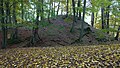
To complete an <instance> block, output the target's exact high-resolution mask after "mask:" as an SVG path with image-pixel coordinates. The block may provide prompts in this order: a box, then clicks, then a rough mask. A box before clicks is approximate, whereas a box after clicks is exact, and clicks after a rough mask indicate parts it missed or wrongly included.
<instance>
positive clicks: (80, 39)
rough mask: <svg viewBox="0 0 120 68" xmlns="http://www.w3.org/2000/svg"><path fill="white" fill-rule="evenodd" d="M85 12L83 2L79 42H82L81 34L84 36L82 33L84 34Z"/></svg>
mask: <svg viewBox="0 0 120 68" xmlns="http://www.w3.org/2000/svg"><path fill="white" fill-rule="evenodd" d="M85 11H86V0H84V6H83V17H82V23H81V30H80V37H79V41H80V42H82V38H83V34H84V33H83V32H84V19H85Z"/></svg>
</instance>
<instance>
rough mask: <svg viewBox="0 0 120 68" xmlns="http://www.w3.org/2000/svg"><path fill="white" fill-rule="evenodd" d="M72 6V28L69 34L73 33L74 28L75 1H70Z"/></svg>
mask: <svg viewBox="0 0 120 68" xmlns="http://www.w3.org/2000/svg"><path fill="white" fill-rule="evenodd" d="M72 6H73V23H72V28H71V30H70V32H73V31H74V26H75V20H76V18H75V1H74V0H72Z"/></svg>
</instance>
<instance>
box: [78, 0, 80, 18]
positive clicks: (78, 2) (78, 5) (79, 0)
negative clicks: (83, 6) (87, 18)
mask: <svg viewBox="0 0 120 68" xmlns="http://www.w3.org/2000/svg"><path fill="white" fill-rule="evenodd" d="M80 3H81V1H80V0H78V7H79V8H80ZM78 14H79V15H78V20H81V11H80V9H79V10H78Z"/></svg>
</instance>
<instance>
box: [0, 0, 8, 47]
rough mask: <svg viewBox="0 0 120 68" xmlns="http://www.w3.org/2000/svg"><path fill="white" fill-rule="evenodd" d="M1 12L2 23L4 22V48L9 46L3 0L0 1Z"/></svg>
mask: <svg viewBox="0 0 120 68" xmlns="http://www.w3.org/2000/svg"><path fill="white" fill-rule="evenodd" d="M0 6H1V8H0V14H1V16H2V18H1V20H0V21H1V24H2V49H4V48H6V46H7V30H6V27H5V24H6V23H5V22H4V9H3V7H4V6H3V0H1V2H0Z"/></svg>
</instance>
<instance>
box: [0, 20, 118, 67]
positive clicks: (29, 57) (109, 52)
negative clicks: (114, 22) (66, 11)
mask: <svg viewBox="0 0 120 68" xmlns="http://www.w3.org/2000/svg"><path fill="white" fill-rule="evenodd" d="M50 21H51V23H48V22H46V21H44V22H43V23H40V29H39V36H40V38H41V39H42V41H40V42H38V43H37V44H36V47H27V45H28V43H29V42H30V41H29V39H30V36H31V35H32V31H31V30H30V29H28V28H27V27H26V28H25V27H24V28H23V27H20V28H18V30H19V38H20V39H21V40H22V42H21V43H17V44H10V45H9V46H8V47H7V49H1V50H0V68H5V67H7V68H47V67H48V68H58V67H60V68H66V67H68V68H97V67H101V68H114V67H115V68H119V67H120V40H119V41H110V40H109V41H105V42H101V41H98V40H96V36H95V35H93V34H86V35H85V36H84V37H83V39H82V40H83V42H82V44H80V43H73V42H74V41H75V40H77V39H78V37H79V32H80V31H79V28H78V27H79V25H78V24H75V28H74V31H73V32H72V33H70V28H71V24H72V19H69V20H63V19H62V18H59V19H51V20H50ZM77 22H80V21H77ZM86 26H88V24H86ZM92 30H93V32H95V31H96V29H95V28H92ZM100 33H101V32H100ZM103 35H104V34H103ZM8 36H10V35H8ZM1 37H2V35H1V33H0V42H1ZM72 43H73V44H72Z"/></svg>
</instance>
